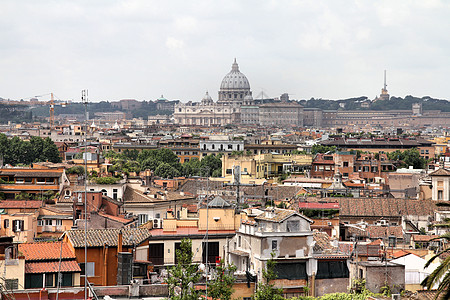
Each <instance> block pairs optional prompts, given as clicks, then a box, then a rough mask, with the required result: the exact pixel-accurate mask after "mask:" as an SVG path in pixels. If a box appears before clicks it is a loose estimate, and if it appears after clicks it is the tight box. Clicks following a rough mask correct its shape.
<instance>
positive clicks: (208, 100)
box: [202, 92, 214, 105]
mask: <svg viewBox="0 0 450 300" xmlns="http://www.w3.org/2000/svg"><path fill="white" fill-rule="evenodd" d="M213 103H214V101H213V99H212V98H211V96H210V95H209V93H208V92H206V95H205V97H203V99H202V104H203V105H211V104H213Z"/></svg>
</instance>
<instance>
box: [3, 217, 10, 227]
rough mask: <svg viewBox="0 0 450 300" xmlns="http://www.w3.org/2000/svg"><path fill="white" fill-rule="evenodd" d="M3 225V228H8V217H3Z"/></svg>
mask: <svg viewBox="0 0 450 300" xmlns="http://www.w3.org/2000/svg"><path fill="white" fill-rule="evenodd" d="M3 227H4V228H9V219H5V220H4V221H3Z"/></svg>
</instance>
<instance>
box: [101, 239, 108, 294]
mask: <svg viewBox="0 0 450 300" xmlns="http://www.w3.org/2000/svg"><path fill="white" fill-rule="evenodd" d="M102 284H103V286H106V285H108V245H107V244H106V243H105V244H103V282H102Z"/></svg>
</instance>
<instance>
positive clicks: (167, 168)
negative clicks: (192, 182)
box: [155, 163, 180, 178]
mask: <svg viewBox="0 0 450 300" xmlns="http://www.w3.org/2000/svg"><path fill="white" fill-rule="evenodd" d="M155 176H159V177H162V178H174V177H177V176H180V174H179V172H178V170H177V169H175V168H174V167H172V166H171V165H170V164H168V163H161V164H159V166H158V167H157V168H156V170H155Z"/></svg>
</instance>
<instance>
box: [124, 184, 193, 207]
mask: <svg viewBox="0 0 450 300" xmlns="http://www.w3.org/2000/svg"><path fill="white" fill-rule="evenodd" d="M161 193H163V195H161ZM155 194H156V195H157V198H153V197H152V196H153V195H155ZM162 196H166V200H163V199H162ZM123 199H124V202H125V203H158V202H162V201H170V200H184V199H186V200H189V199H193V197H191V196H188V195H181V194H180V193H177V192H167V193H165V191H164V190H162V189H156V188H153V187H152V188H150V191H149V192H148V193H147V195H145V194H144V192H143V191H139V190H137V189H134V188H132V187H131V186H130V185H128V186H127V188H126V189H125V193H124V195H123Z"/></svg>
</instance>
